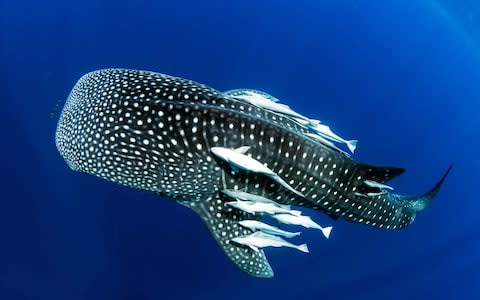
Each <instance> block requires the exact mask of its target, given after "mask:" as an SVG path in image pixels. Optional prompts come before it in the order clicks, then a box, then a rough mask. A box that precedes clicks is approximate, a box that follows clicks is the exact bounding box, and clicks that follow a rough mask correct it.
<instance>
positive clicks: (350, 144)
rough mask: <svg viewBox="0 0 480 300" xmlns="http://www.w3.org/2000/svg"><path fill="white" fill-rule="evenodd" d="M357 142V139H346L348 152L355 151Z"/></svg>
mask: <svg viewBox="0 0 480 300" xmlns="http://www.w3.org/2000/svg"><path fill="white" fill-rule="evenodd" d="M357 143H358V140H350V141H347V147H348V150H350V152H352V153H353V152H355V149H356V148H357Z"/></svg>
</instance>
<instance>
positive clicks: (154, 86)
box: [55, 69, 451, 278]
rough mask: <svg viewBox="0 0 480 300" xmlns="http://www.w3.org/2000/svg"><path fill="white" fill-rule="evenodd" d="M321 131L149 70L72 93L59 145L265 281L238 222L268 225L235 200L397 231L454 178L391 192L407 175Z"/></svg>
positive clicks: (250, 101)
mask: <svg viewBox="0 0 480 300" xmlns="http://www.w3.org/2000/svg"><path fill="white" fill-rule="evenodd" d="M318 124H320V121H318V120H315V119H310V118H308V117H305V116H303V115H300V114H298V113H296V112H295V111H293V109H291V108H290V107H289V106H286V105H284V104H281V103H279V100H278V99H277V98H276V97H273V96H269V95H268V94H267V93H264V92H259V91H258V90H253V89H252V90H250V89H237V90H234V91H233V92H232V91H230V92H229V91H225V92H221V91H217V90H215V89H213V88H211V87H208V86H206V85H204V84H200V83H197V82H194V81H191V80H187V79H182V78H178V77H173V76H169V75H165V74H161V73H156V72H151V71H141V70H129V69H102V70H97V71H93V72H90V73H88V74H85V75H84V76H82V77H81V78H80V79H79V80H78V82H77V83H76V84H75V86H74V87H73V89H72V91H71V92H70V94H69V96H68V99H67V101H66V102H65V105H64V107H63V110H62V113H61V114H60V117H59V121H58V124H57V128H56V132H55V142H56V147H57V150H58V152H59V153H60V155H61V156H62V157H63V159H64V160H65V162H66V164H67V165H68V166H69V167H70V168H71V169H72V170H74V171H78V172H82V173H87V174H90V175H93V176H96V177H99V178H101V179H104V180H107V181H110V182H113V183H116V184H120V185H123V186H126V187H130V188H134V189H140V190H143V191H148V192H151V193H154V194H156V195H158V196H159V197H161V198H164V199H169V200H171V201H176V202H178V203H179V204H182V205H184V206H186V207H188V208H190V209H192V210H193V211H194V212H195V213H196V214H197V215H198V216H199V217H200V219H201V220H203V222H204V223H205V224H206V226H207V227H208V229H209V231H210V233H211V234H212V235H213V237H214V239H215V240H216V241H217V242H218V245H219V246H220V247H221V248H222V249H223V251H224V253H225V254H226V255H227V256H228V258H229V259H230V260H231V261H232V262H233V263H234V264H235V265H236V266H237V267H238V268H239V269H240V270H242V271H243V272H245V273H247V274H249V275H252V276H255V277H260V278H269V277H272V276H273V274H274V273H273V270H272V267H271V266H270V264H269V262H268V260H267V257H266V255H265V252H264V250H262V249H258V251H252V247H253V246H254V245H252V244H248V243H249V240H251V239H248V238H247V237H249V236H252V234H254V233H255V232H258V231H256V229H255V227H254V226H242V224H245V222H244V221H257V222H260V221H263V220H264V219H265V218H269V217H271V216H268V214H267V213H266V212H264V211H262V209H259V210H256V211H254V212H252V211H245V210H243V209H242V208H241V207H240V208H236V207H232V206H231V205H228V203H232V202H234V201H235V200H238V201H240V200H242V199H232V197H233V198H235V197H236V196H235V195H236V194H238V195H241V194H243V195H244V194H247V195H250V196H249V199H248V200H250V201H255V199H268V200H269V201H273V202H275V203H277V204H278V205H279V207H290V206H294V207H301V208H305V209H306V210H307V211H309V212H310V211H311V212H314V211H318V212H322V213H325V214H327V215H328V216H330V217H331V218H332V219H338V218H342V219H345V220H348V221H351V222H354V223H360V224H365V225H368V226H372V227H376V228H382V229H385V230H399V229H403V228H405V227H407V226H408V225H410V224H411V223H412V222H413V220H414V219H415V217H416V215H417V214H418V213H419V212H421V211H422V210H424V209H425V208H426V207H427V206H428V205H429V204H430V203H431V202H432V200H433V199H434V197H435V196H436V194H437V193H438V191H439V190H440V187H441V186H442V184H443V182H444V180H445V178H446V177H447V175H448V173H449V172H450V170H451V166H450V167H449V168H448V170H447V171H446V173H445V174H444V175H443V176H442V177H441V178H440V179H439V180H438V181H437V183H436V184H435V185H434V186H433V188H431V189H430V190H429V191H428V192H427V193H425V194H423V195H420V196H405V195H399V194H395V193H393V191H392V189H391V187H390V186H389V185H387V184H386V183H387V182H388V181H390V180H391V179H393V178H395V177H397V176H399V175H400V174H402V173H403V172H404V171H405V169H404V168H400V167H395V166H375V165H371V164H365V163H361V162H357V161H355V160H353V159H352V158H351V156H350V154H349V153H347V150H348V149H345V150H342V149H341V146H342V145H340V144H339V145H334V143H342V142H343V143H344V144H346V145H347V146H348V148H349V150H351V152H353V148H354V147H356V145H357V142H356V140H347V139H343V138H340V137H339V136H338V135H337V134H333V132H331V131H330V128H329V127H327V126H326V125H325V126H324V127H322V128H328V130H322V128H320V127H319V126H318ZM322 124H323V123H322ZM319 128H320V129H319ZM232 191H233V192H232ZM235 191H236V192H235ZM229 195H230V196H229ZM232 195H233V196H232ZM255 196H258V197H255ZM243 200H245V199H243ZM263 202H266V201H263ZM263 204H265V203H263ZM252 205H255V204H254V203H253V204H252ZM255 207H263V206H262V205H255ZM277 219H279V220H282V218H281V217H277ZM329 220H330V219H329ZM332 222H333V220H332ZM256 224H258V223H256ZM255 236H256V237H257V238H260V239H261V238H262V236H257V235H255ZM270 239H273V238H272V237H270ZM238 241H241V243H239V242H238ZM257 242H258V243H265V244H268V243H267V242H266V241H263V242H262V241H261V240H259V241H257Z"/></svg>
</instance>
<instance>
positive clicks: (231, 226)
mask: <svg viewBox="0 0 480 300" xmlns="http://www.w3.org/2000/svg"><path fill="white" fill-rule="evenodd" d="M224 197H225V196H224V195H223V194H222V193H215V194H214V195H212V196H211V197H209V198H207V199H206V200H205V201H201V202H197V203H195V204H194V205H189V207H190V208H192V209H193V211H195V212H196V213H197V214H198V215H199V216H200V218H201V219H202V220H203V221H204V222H205V224H206V225H207V227H208V229H209V230H210V233H211V234H212V235H213V237H214V238H215V240H216V241H217V243H218V245H219V246H220V248H222V250H223V251H224V253H225V254H226V255H227V256H228V258H229V259H230V260H231V261H232V262H233V263H234V264H235V265H236V266H237V267H238V268H239V269H240V270H242V271H243V272H245V273H247V274H249V275H252V276H255V277H263V278H269V277H273V270H272V268H271V267H270V264H269V263H268V260H267V258H266V256H265V253H264V252H263V250H261V249H259V250H258V251H253V250H252V249H249V248H248V247H245V246H242V245H239V244H235V243H232V242H231V239H233V238H236V237H240V236H246V235H249V234H251V233H252V230H250V229H248V228H245V227H243V226H241V225H240V224H239V223H238V222H240V221H243V220H259V219H260V217H259V216H256V215H254V214H248V213H246V212H243V211H241V210H236V209H232V208H231V207H228V206H227V205H226V202H227V201H228V199H224Z"/></svg>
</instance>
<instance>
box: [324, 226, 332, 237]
mask: <svg viewBox="0 0 480 300" xmlns="http://www.w3.org/2000/svg"><path fill="white" fill-rule="evenodd" d="M332 228H333V227H332V226H328V227H323V228H322V233H323V235H324V236H325V237H326V238H327V239H328V238H330V233H331V232H332Z"/></svg>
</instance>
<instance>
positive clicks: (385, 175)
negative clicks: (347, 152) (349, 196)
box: [358, 164, 405, 183]
mask: <svg viewBox="0 0 480 300" xmlns="http://www.w3.org/2000/svg"><path fill="white" fill-rule="evenodd" d="M358 168H359V169H360V170H363V172H364V175H363V177H364V178H365V179H368V180H373V181H376V182H380V183H385V182H387V181H389V180H391V179H393V178H395V177H397V176H399V175H401V174H403V172H405V169H404V168H399V167H378V166H373V165H367V164H358Z"/></svg>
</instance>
